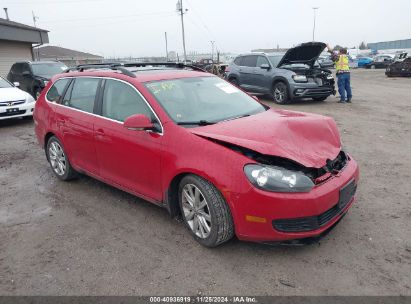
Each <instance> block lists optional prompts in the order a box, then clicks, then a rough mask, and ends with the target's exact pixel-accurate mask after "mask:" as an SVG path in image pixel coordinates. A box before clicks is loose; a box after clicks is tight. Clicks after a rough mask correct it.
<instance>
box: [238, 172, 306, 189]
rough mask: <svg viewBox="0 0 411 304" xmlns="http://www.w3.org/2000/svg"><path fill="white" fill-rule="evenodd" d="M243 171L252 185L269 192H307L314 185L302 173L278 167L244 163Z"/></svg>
mask: <svg viewBox="0 0 411 304" xmlns="http://www.w3.org/2000/svg"><path fill="white" fill-rule="evenodd" d="M244 172H245V175H246V176H247V178H248V180H249V181H250V182H251V183H252V184H253V185H254V186H256V187H257V188H260V189H262V190H266V191H270V192H309V191H310V190H311V189H312V188H313V187H314V183H313V181H312V180H311V179H310V178H309V177H308V176H306V175H304V174H303V173H300V172H297V171H290V170H287V169H283V168H279V167H271V166H270V167H269V166H263V165H246V166H245V167H244Z"/></svg>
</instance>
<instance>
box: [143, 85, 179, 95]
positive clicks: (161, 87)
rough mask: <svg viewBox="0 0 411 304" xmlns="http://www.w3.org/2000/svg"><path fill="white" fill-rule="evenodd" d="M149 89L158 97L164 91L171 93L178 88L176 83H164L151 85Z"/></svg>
mask: <svg viewBox="0 0 411 304" xmlns="http://www.w3.org/2000/svg"><path fill="white" fill-rule="evenodd" d="M147 87H148V88H149V89H150V90H151V91H152V93H153V94H154V95H157V94H158V93H160V92H163V91H171V90H173V89H174V88H175V87H176V84H175V83H174V82H162V83H149V84H147Z"/></svg>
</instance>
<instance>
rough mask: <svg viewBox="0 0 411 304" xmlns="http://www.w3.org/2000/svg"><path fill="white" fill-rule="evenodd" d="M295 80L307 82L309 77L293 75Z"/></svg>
mask: <svg viewBox="0 0 411 304" xmlns="http://www.w3.org/2000/svg"><path fill="white" fill-rule="evenodd" d="M293 79H294V81H295V82H307V81H308V80H307V77H306V76H305V75H293Z"/></svg>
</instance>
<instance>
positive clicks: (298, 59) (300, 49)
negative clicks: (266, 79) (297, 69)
mask: <svg viewBox="0 0 411 304" xmlns="http://www.w3.org/2000/svg"><path fill="white" fill-rule="evenodd" d="M326 46H327V45H326V44H325V43H323V42H307V43H302V44H300V45H297V46H296V47H293V48H291V49H289V50H288V51H287V52H286V53H285V54H284V56H283V58H281V60H280V62H279V63H278V65H277V67H278V68H279V67H281V66H283V65H287V64H293V63H302V64H308V65H310V66H313V65H314V62H315V61H316V60H317V59H318V57H320V55H321V53H322V52H323V51H324V49H325V48H326Z"/></svg>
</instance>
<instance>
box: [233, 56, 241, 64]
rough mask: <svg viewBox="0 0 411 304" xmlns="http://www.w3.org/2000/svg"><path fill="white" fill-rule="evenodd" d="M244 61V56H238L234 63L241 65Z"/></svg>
mask: <svg viewBox="0 0 411 304" xmlns="http://www.w3.org/2000/svg"><path fill="white" fill-rule="evenodd" d="M242 61H243V57H237V58H236V59H234V64H236V65H240V66H241V64H242Z"/></svg>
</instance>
